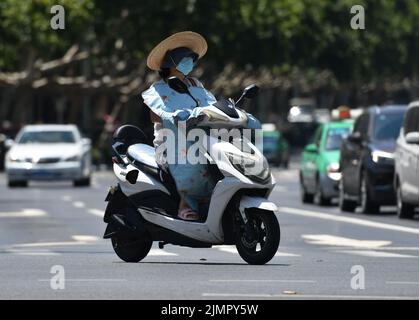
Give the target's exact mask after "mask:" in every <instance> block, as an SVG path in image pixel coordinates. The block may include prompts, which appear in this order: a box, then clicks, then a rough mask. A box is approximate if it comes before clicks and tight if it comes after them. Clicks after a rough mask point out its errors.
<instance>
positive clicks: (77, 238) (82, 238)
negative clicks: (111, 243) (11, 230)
mask: <svg viewBox="0 0 419 320" xmlns="http://www.w3.org/2000/svg"><path fill="white" fill-rule="evenodd" d="M71 238H72V239H73V240H74V241H51V242H32V243H18V244H13V245H10V246H9V247H11V248H33V247H35V248H36V247H60V246H74V245H85V244H92V243H95V244H96V243H97V242H99V241H105V240H103V239H101V238H99V237H97V236H91V235H73V236H71Z"/></svg>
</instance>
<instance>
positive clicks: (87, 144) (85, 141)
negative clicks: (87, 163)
mask: <svg viewBox="0 0 419 320" xmlns="http://www.w3.org/2000/svg"><path fill="white" fill-rule="evenodd" d="M81 142H82V143H83V144H84V145H85V146H90V145H92V140H90V139H89V138H83V139H81Z"/></svg>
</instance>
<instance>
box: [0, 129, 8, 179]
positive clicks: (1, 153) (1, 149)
mask: <svg viewBox="0 0 419 320" xmlns="http://www.w3.org/2000/svg"><path fill="white" fill-rule="evenodd" d="M6 140H7V137H6V135H5V134H2V133H0V171H3V170H4V158H5V157H6Z"/></svg>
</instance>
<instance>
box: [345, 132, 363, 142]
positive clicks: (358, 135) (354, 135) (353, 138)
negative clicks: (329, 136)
mask: <svg viewBox="0 0 419 320" xmlns="http://www.w3.org/2000/svg"><path fill="white" fill-rule="evenodd" d="M348 141H350V142H352V143H361V141H362V136H361V133H360V132H358V131H357V132H353V133H351V134H350V135H349V136H348Z"/></svg>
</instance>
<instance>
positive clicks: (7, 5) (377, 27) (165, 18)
mask: <svg viewBox="0 0 419 320" xmlns="http://www.w3.org/2000/svg"><path fill="white" fill-rule="evenodd" d="M56 2H57V1H56V0H2V2H1V4H0V37H1V41H0V68H2V69H8V70H16V69H19V68H22V65H24V64H25V63H26V62H25V59H27V55H28V52H29V50H28V49H29V48H32V49H33V50H34V51H35V52H36V55H37V56H40V57H42V58H43V59H48V58H54V57H59V56H60V54H62V53H63V52H64V51H65V50H66V49H68V47H69V46H70V45H71V44H72V43H75V42H78V43H80V42H83V41H86V39H85V37H86V31H87V30H91V31H92V32H93V34H94V38H93V40H92V41H91V44H95V43H97V44H100V45H101V46H102V47H103V50H102V52H101V54H102V56H103V57H104V58H106V57H110V56H111V55H113V54H114V53H115V41H117V40H118V39H119V40H121V41H123V44H124V46H123V49H121V50H122V52H123V57H124V59H126V60H135V59H144V58H145V57H146V56H147V53H148V52H149V50H150V49H151V48H152V47H153V46H154V45H155V44H156V43H158V42H159V41H160V40H161V39H163V38H164V37H166V36H168V35H170V34H172V33H174V32H177V31H181V30H194V31H197V32H200V33H202V34H203V35H204V36H205V37H206V38H207V40H208V42H209V51H208V56H207V57H206V60H205V61H206V62H207V63H208V65H210V66H211V67H212V68H211V71H213V72H219V71H220V70H222V68H223V66H224V65H226V64H227V63H229V62H233V63H234V64H236V65H238V66H247V65H249V66H251V67H255V68H257V67H261V66H263V67H268V68H270V69H271V70H273V71H275V72H279V73H284V72H285V73H286V72H290V71H292V70H293V69H296V68H297V69H299V70H317V71H323V70H327V71H329V72H331V73H332V74H333V75H334V76H335V77H336V78H337V79H338V80H340V81H351V80H359V79H364V80H370V79H377V78H380V77H383V76H385V77H399V78H402V77H405V76H408V77H413V76H415V75H417V73H418V71H419V63H418V59H417V57H418V56H419V46H418V44H419V1H417V0H334V1H330V0H316V1H313V0H176V1H173V0H142V1H137V0H119V1H102V0H62V1H59V4H62V5H64V7H65V8H66V18H67V19H66V30H60V31H54V30H52V29H51V28H50V26H49V20H50V18H51V16H52V15H51V14H50V13H49V9H50V6H51V5H53V4H56ZM356 4H361V5H363V6H364V7H365V13H366V30H352V29H351V28H350V20H351V18H352V14H351V13H350V8H351V7H352V6H353V5H356Z"/></svg>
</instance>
